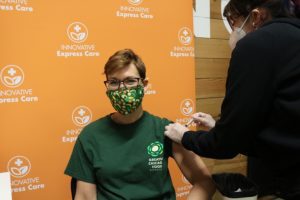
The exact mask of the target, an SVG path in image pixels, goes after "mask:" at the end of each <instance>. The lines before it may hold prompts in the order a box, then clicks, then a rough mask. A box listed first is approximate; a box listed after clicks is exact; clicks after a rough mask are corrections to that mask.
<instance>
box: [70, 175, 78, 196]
mask: <svg viewBox="0 0 300 200" xmlns="http://www.w3.org/2000/svg"><path fill="white" fill-rule="evenodd" d="M76 187H77V179H76V178H73V177H72V179H71V193H72V200H74V199H75V194H76Z"/></svg>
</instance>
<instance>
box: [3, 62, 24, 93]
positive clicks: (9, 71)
mask: <svg viewBox="0 0 300 200" xmlns="http://www.w3.org/2000/svg"><path fill="white" fill-rule="evenodd" d="M24 77H25V75H24V71H23V70H22V69H21V68H20V67H19V66H17V65H7V66H5V67H4V68H3V69H2V70H1V72H0V79H1V82H2V83H3V84H4V85H5V86H6V87H10V88H16V87H19V86H20V85H22V84H23V82H24Z"/></svg>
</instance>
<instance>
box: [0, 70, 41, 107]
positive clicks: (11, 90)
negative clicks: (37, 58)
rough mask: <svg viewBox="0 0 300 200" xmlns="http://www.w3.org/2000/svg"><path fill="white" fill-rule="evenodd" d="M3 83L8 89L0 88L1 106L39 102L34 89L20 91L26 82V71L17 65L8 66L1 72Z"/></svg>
mask: <svg viewBox="0 0 300 200" xmlns="http://www.w3.org/2000/svg"><path fill="white" fill-rule="evenodd" d="M0 80H1V83H2V84H3V85H4V86H5V87H6V88H8V89H4V90H3V89H2V88H0V104H2V103H18V102H26V103H30V102H37V101H38V100H39V98H38V97H37V96H34V95H33V91H32V89H23V88H22V89H18V88H19V87H20V86H22V84H23V83H24V80H25V73H24V70H23V69H22V68H21V67H19V66H17V65H7V66H5V67H3V68H2V69H1V70H0Z"/></svg>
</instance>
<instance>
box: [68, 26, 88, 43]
mask: <svg viewBox="0 0 300 200" xmlns="http://www.w3.org/2000/svg"><path fill="white" fill-rule="evenodd" d="M67 34H68V37H69V39H70V40H71V41H73V42H75V43H82V42H84V41H85V40H86V39H87V37H88V29H87V27H86V26H85V25H84V24H83V23H81V22H74V23H72V24H70V25H69V26H68V29H67Z"/></svg>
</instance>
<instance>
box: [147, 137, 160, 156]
mask: <svg viewBox="0 0 300 200" xmlns="http://www.w3.org/2000/svg"><path fill="white" fill-rule="evenodd" d="M147 151H148V154H149V155H150V156H152V157H157V156H159V155H161V154H162V153H163V152H164V145H163V144H162V143H160V142H159V141H156V142H153V143H151V144H150V145H149V146H148V147H147Z"/></svg>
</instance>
